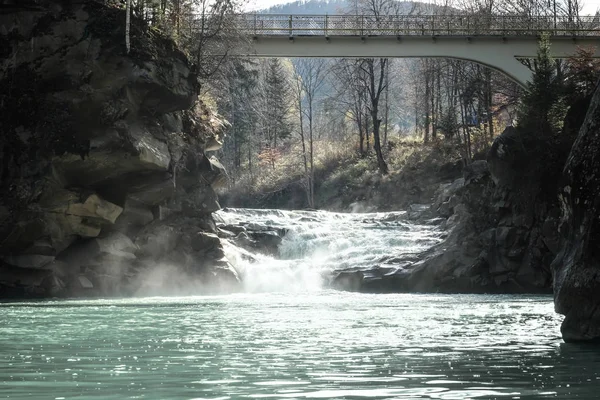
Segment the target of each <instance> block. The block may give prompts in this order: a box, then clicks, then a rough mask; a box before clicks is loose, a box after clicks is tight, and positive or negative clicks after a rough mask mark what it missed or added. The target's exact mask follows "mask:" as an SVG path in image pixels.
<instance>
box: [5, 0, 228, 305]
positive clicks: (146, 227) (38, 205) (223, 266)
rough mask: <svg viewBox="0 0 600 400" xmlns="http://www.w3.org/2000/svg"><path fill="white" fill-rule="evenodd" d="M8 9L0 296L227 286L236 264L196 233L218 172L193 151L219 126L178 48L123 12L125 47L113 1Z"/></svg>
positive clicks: (206, 225)
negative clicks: (200, 97) (127, 27)
mask: <svg viewBox="0 0 600 400" xmlns="http://www.w3.org/2000/svg"><path fill="white" fill-rule="evenodd" d="M9 11H10V12H8V13H4V14H2V15H0V48H1V49H2V52H3V53H5V54H3V57H0V115H1V116H2V117H1V122H0V135H1V136H0V160H1V162H0V192H1V193H2V195H1V197H0V297H14V296H58V295H64V296H68V295H123V294H132V293H136V292H137V291H138V290H142V289H143V288H144V287H146V289H148V288H149V287H150V288H151V289H152V291H154V292H155V293H159V292H160V290H161V288H167V289H174V288H179V289H181V288H182V287H183V286H184V285H183V283H185V282H194V285H195V287H201V288H202V289H203V290H205V291H210V292H215V291H218V290H219V289H220V288H225V287H227V290H229V289H231V288H232V287H233V286H234V285H232V283H233V282H236V281H237V279H238V278H237V274H236V273H235V271H233V270H232V268H231V267H230V266H229V265H228V264H227V262H226V261H224V260H223V254H222V249H220V247H219V246H220V244H219V243H216V242H215V241H214V240H210V239H206V238H213V239H214V238H216V236H214V233H215V232H216V231H215V228H214V221H212V217H211V216H210V213H211V212H213V211H215V210H218V209H219V208H220V207H219V204H218V202H217V197H216V194H215V192H214V187H218V186H219V185H222V183H223V179H224V170H223V168H222V166H221V165H220V164H219V162H218V160H216V159H215V158H214V157H208V156H206V155H205V150H207V149H210V150H216V149H218V148H219V143H221V139H220V137H219V135H220V133H219V123H218V122H215V121H217V120H216V119H215V118H213V117H212V116H211V115H210V112H209V111H208V110H207V109H206V107H204V106H203V105H202V103H200V102H199V101H198V92H199V87H198V83H197V78H196V75H195V73H194V71H193V70H192V68H191V67H190V64H189V63H188V61H187V58H186V56H185V55H184V54H183V53H182V52H180V51H179V50H177V49H176V47H175V45H174V43H173V42H172V41H170V40H168V39H166V38H163V37H161V36H160V35H159V34H157V33H156V32H154V31H153V30H151V29H148V28H147V27H146V26H145V25H144V24H143V23H142V22H141V21H138V20H136V19H135V18H134V19H133V21H132V25H131V43H132V49H131V52H130V53H129V54H127V53H126V50H125V46H124V40H123V38H124V20H125V17H124V12H123V11H122V10H119V9H114V8H110V7H105V6H102V5H100V4H98V3H96V2H93V1H89V2H82V3H77V4H70V3H69V2H63V3H52V2H50V5H48V6H40V7H39V8H38V9H36V11H34V12H32V11H29V10H28V11H26V12H20V11H18V8H15V9H9ZM180 224H182V225H180ZM207 235H208V236H207ZM210 235H213V236H210ZM161 269H162V270H165V271H166V270H168V271H169V273H165V274H162V275H161V273H159V272H160V270H161ZM175 272H176V273H175ZM151 277H154V279H151ZM177 280H179V282H177ZM144 285H145V286H144Z"/></svg>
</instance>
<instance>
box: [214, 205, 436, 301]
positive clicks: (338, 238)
mask: <svg viewBox="0 0 600 400" xmlns="http://www.w3.org/2000/svg"><path fill="white" fill-rule="evenodd" d="M215 220H216V221H217V225H218V226H219V227H220V229H222V230H224V231H226V232H227V233H228V236H230V237H229V238H227V239H225V240H224V248H225V254H226V257H227V258H228V260H229V261H230V262H231V263H232V264H233V265H234V267H235V268H236V269H237V270H238V272H239V273H240V274H241V276H242V278H243V282H244V285H245V290H246V291H248V292H274V291H275V292H279V291H286V292H303V291H316V290H321V289H322V288H324V287H326V286H327V284H328V282H329V281H330V280H331V278H332V277H334V276H335V275H336V274H339V273H340V272H343V271H362V272H364V273H369V271H372V270H374V269H379V270H384V271H388V270H389V271H390V273H393V272H394V271H396V270H397V269H398V268H402V266H403V265H406V263H407V262H409V261H411V260H414V258H415V256H416V255H418V254H419V253H421V252H423V251H425V250H427V249H429V248H431V247H432V246H433V245H435V244H437V243H439V242H440V240H441V238H440V235H441V232H440V230H439V229H438V228H437V227H436V226H434V225H427V224H426V225H423V224H417V223H413V222H411V221H409V220H408V218H407V214H406V212H404V211H400V212H386V213H355V214H351V213H333V212H327V211H284V210H258V209H225V210H221V211H219V212H217V213H215ZM264 237H266V238H267V239H269V240H271V239H272V238H276V241H277V247H276V251H275V252H273V251H271V254H266V253H269V252H265V251H261V250H262V249H261V243H260V242H261V238H264Z"/></svg>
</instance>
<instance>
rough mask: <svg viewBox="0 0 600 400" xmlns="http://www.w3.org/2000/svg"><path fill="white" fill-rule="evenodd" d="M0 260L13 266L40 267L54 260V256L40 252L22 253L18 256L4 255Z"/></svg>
mask: <svg viewBox="0 0 600 400" xmlns="http://www.w3.org/2000/svg"><path fill="white" fill-rule="evenodd" d="M2 260H3V261H4V262H5V263H7V264H10V265H12V266H15V267H19V268H33V269H42V268H44V267H45V266H47V265H48V264H50V263H52V262H53V261H54V256H46V255H40V254H24V255H18V256H4V257H2Z"/></svg>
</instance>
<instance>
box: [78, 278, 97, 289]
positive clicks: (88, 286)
mask: <svg viewBox="0 0 600 400" xmlns="http://www.w3.org/2000/svg"><path fill="white" fill-rule="evenodd" d="M77 281H78V282H79V284H80V285H81V287H82V288H84V289H93V288H94V284H93V283H92V282H91V281H90V280H89V279H88V278H87V277H86V276H85V275H79V276H78V277H77Z"/></svg>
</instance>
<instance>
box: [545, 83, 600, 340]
mask: <svg viewBox="0 0 600 400" xmlns="http://www.w3.org/2000/svg"><path fill="white" fill-rule="evenodd" d="M598 149H600V87H597V88H596V92H595V94H594V97H593V99H592V103H591V105H590V108H589V110H588V113H587V116H586V117H585V121H584V123H583V126H582V127H581V130H580V132H579V136H578V137H577V141H576V142H575V144H574V145H573V148H572V149H571V153H570V154H569V158H568V160H567V162H566V165H565V168H564V171H563V174H562V179H561V189H560V192H559V198H560V204H561V210H562V213H561V225H560V226H561V242H560V251H559V253H558V255H557V257H556V259H555V260H554V262H553V264H552V267H553V272H554V299H555V308H556V311H557V312H559V313H561V314H564V315H565V319H564V321H563V324H562V327H561V331H562V335H563V338H564V339H565V341H595V342H598V341H600V307H599V306H600V291H599V290H598V289H599V288H600V256H599V251H600V250H599V247H598V246H599V245H600V214H599V212H600V154H598Z"/></svg>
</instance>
